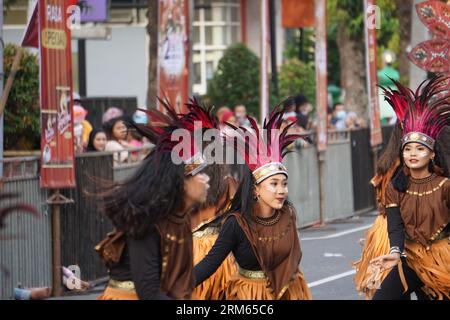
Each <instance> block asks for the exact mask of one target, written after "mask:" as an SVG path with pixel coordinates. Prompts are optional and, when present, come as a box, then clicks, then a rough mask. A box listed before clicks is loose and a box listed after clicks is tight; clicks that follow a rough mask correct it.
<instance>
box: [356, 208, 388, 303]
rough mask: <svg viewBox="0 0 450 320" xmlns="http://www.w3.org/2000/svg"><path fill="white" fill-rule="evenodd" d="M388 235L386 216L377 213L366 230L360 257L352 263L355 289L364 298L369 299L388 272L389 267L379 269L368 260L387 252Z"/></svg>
mask: <svg viewBox="0 0 450 320" xmlns="http://www.w3.org/2000/svg"><path fill="white" fill-rule="evenodd" d="M389 248H390V247H389V236H388V230H387V218H386V217H385V216H384V215H378V217H377V218H376V219H375V222H374V224H373V226H372V227H371V228H370V229H369V230H367V232H366V240H365V242H364V248H363V251H362V254H361V258H360V259H359V260H358V261H356V262H354V263H353V267H354V268H355V269H356V275H355V278H354V281H355V284H356V290H357V291H358V292H359V294H361V295H362V294H365V297H366V299H371V298H372V297H373V295H374V294H375V292H376V290H377V288H378V287H379V285H380V284H381V282H383V280H384V279H385V278H386V276H387V275H388V274H389V271H390V270H389V269H388V270H384V271H380V270H379V269H377V268H373V267H372V266H371V265H370V261H371V260H372V259H375V258H376V257H379V256H382V255H384V254H388V253H389Z"/></svg>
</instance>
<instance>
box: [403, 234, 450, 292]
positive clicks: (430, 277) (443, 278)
mask: <svg viewBox="0 0 450 320" xmlns="http://www.w3.org/2000/svg"><path fill="white" fill-rule="evenodd" d="M405 253H406V263H407V264H408V266H409V267H410V268H411V269H413V270H414V271H415V272H416V274H417V276H418V277H419V279H420V280H421V281H422V282H423V283H424V284H425V287H423V288H422V289H423V291H424V292H425V293H427V294H428V295H429V296H430V297H432V298H434V299H439V300H442V299H443V298H444V297H446V298H447V299H450V239H449V238H445V239H442V240H437V241H435V242H434V243H433V244H432V245H431V247H430V248H429V250H427V248H426V247H424V246H423V245H421V244H419V243H416V242H412V241H406V243H405Z"/></svg>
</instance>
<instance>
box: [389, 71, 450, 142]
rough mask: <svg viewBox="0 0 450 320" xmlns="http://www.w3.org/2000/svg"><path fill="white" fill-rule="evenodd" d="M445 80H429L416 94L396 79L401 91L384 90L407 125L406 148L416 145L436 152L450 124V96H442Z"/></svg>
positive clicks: (404, 133)
mask: <svg viewBox="0 0 450 320" xmlns="http://www.w3.org/2000/svg"><path fill="white" fill-rule="evenodd" d="M445 80H447V78H445V77H443V76H436V77H434V78H432V79H430V80H425V81H423V82H422V83H421V84H420V86H419V87H418V88H417V90H416V92H413V91H412V90H411V89H409V88H406V87H404V86H403V85H401V84H400V83H399V82H397V81H395V80H392V81H393V82H394V83H395V85H396V86H397V90H394V89H386V88H383V90H384V95H385V99H386V100H387V101H388V102H389V104H390V105H391V106H392V108H393V109H394V111H395V113H396V114H397V117H398V119H399V121H401V123H402V126H403V137H402V148H403V147H404V146H405V145H406V144H407V143H411V142H416V143H420V144H422V145H424V146H426V147H428V148H430V149H431V150H433V149H434V145H435V141H436V138H437V137H438V136H439V134H440V133H441V131H442V130H443V129H444V128H445V127H446V126H447V125H449V124H450V96H449V94H448V93H446V94H442V93H445V89H444V88H443V86H442V85H443V83H444V82H445Z"/></svg>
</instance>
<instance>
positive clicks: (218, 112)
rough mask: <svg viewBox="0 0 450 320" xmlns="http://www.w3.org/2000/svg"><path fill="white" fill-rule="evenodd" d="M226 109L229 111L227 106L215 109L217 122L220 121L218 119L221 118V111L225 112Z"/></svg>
mask: <svg viewBox="0 0 450 320" xmlns="http://www.w3.org/2000/svg"><path fill="white" fill-rule="evenodd" d="M227 111H231V110H230V108H228V107H227V106H222V107H220V108H219V109H217V112H216V117H217V119H218V120H219V122H220V119H221V118H222V115H223V113H224V112H227Z"/></svg>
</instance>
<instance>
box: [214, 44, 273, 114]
mask: <svg viewBox="0 0 450 320" xmlns="http://www.w3.org/2000/svg"><path fill="white" fill-rule="evenodd" d="M259 62H260V60H259V58H258V57H257V56H256V54H254V53H253V52H252V51H250V50H249V49H248V48H247V47H246V46H245V45H244V44H241V43H238V44H235V45H233V46H230V47H229V48H228V49H227V50H226V51H225V54H224V56H223V57H222V58H221V59H220V61H219V65H218V68H217V70H216V72H215V73H214V77H213V79H211V81H210V82H209V84H208V93H207V100H208V101H209V103H211V104H213V105H215V106H216V107H217V108H219V107H220V106H224V105H226V106H228V107H233V106H235V105H237V104H244V105H245V106H246V107H247V111H248V113H249V114H250V115H252V116H254V117H258V115H259ZM275 101H276V97H274V96H273V94H271V96H270V103H271V105H273V103H275Z"/></svg>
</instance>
